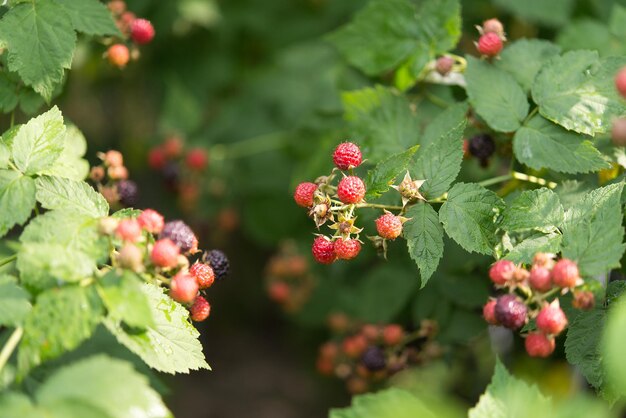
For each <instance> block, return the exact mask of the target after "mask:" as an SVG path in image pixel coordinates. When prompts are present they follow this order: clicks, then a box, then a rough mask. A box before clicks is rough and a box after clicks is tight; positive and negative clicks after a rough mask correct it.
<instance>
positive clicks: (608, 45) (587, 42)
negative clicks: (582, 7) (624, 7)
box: [557, 18, 624, 56]
mask: <svg viewBox="0 0 626 418" xmlns="http://www.w3.org/2000/svg"><path fill="white" fill-rule="evenodd" d="M615 41H616V40H615V38H614V37H613V36H612V35H611V32H610V31H609V28H608V26H607V24H606V22H601V21H598V20H595V19H590V18H581V19H577V20H575V21H573V22H571V23H570V24H568V25H567V26H565V27H564V28H563V30H562V31H561V32H560V33H559V35H558V36H557V42H558V44H559V45H561V47H563V49H564V50H565V51H572V50H581V49H586V50H592V51H598V53H599V54H600V56H611V55H621V54H622V53H623V51H624V46H623V45H622V43H621V42H615Z"/></svg>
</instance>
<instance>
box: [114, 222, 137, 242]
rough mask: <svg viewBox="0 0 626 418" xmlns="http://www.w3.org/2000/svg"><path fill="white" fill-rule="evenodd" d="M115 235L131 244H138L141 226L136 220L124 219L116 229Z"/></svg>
mask: <svg viewBox="0 0 626 418" xmlns="http://www.w3.org/2000/svg"><path fill="white" fill-rule="evenodd" d="M115 235H117V236H118V237H119V238H120V239H122V240H124V241H129V242H136V241H138V240H139V238H140V237H141V226H140V225H139V222H137V220H136V219H122V220H121V221H120V223H119V224H118V225H117V228H116V229H115Z"/></svg>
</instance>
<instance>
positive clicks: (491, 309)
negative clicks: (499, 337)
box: [483, 299, 499, 325]
mask: <svg viewBox="0 0 626 418" xmlns="http://www.w3.org/2000/svg"><path fill="white" fill-rule="evenodd" d="M483 318H485V321H487V323H488V324H490V325H498V324H499V322H498V320H497V319H496V300H495V299H490V300H489V301H487V303H485V306H483Z"/></svg>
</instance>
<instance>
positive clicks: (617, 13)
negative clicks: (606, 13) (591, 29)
mask: <svg viewBox="0 0 626 418" xmlns="http://www.w3.org/2000/svg"><path fill="white" fill-rule="evenodd" d="M609 28H610V30H611V33H612V34H613V35H615V36H616V37H617V38H619V39H624V38H626V7H623V6H621V5H619V4H615V5H613V11H612V13H611V20H610V22H609Z"/></svg>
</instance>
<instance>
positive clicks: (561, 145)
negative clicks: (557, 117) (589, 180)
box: [513, 115, 611, 174]
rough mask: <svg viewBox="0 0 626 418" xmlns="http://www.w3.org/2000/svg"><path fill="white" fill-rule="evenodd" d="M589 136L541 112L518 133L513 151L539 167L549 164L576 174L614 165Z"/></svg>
mask: <svg viewBox="0 0 626 418" xmlns="http://www.w3.org/2000/svg"><path fill="white" fill-rule="evenodd" d="M585 138H586V137H585V136H581V135H577V134H575V133H573V132H568V131H566V130H565V129H563V128H561V127H559V126H557V125H555V124H553V123H551V122H549V121H547V120H546V119H544V118H542V117H541V116H539V115H537V116H534V117H533V118H532V119H531V120H530V121H529V122H528V123H526V124H525V125H524V126H522V127H521V128H520V129H519V130H518V131H517V132H516V133H515V136H514V137H513V152H514V153H515V157H516V158H517V159H518V161H520V162H521V163H523V164H526V165H527V166H528V167H530V168H534V169H536V170H540V169H542V168H549V169H550V170H554V171H559V172H562V173H571V174H574V173H588V172H590V171H598V170H601V169H605V168H610V167H611V165H610V163H609V162H608V161H607V160H605V159H604V157H603V156H602V154H601V153H600V151H598V150H597V149H596V148H595V147H594V146H593V143H592V142H591V141H590V140H589V139H585ZM555 155H558V156H559V158H554V156H555Z"/></svg>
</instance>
